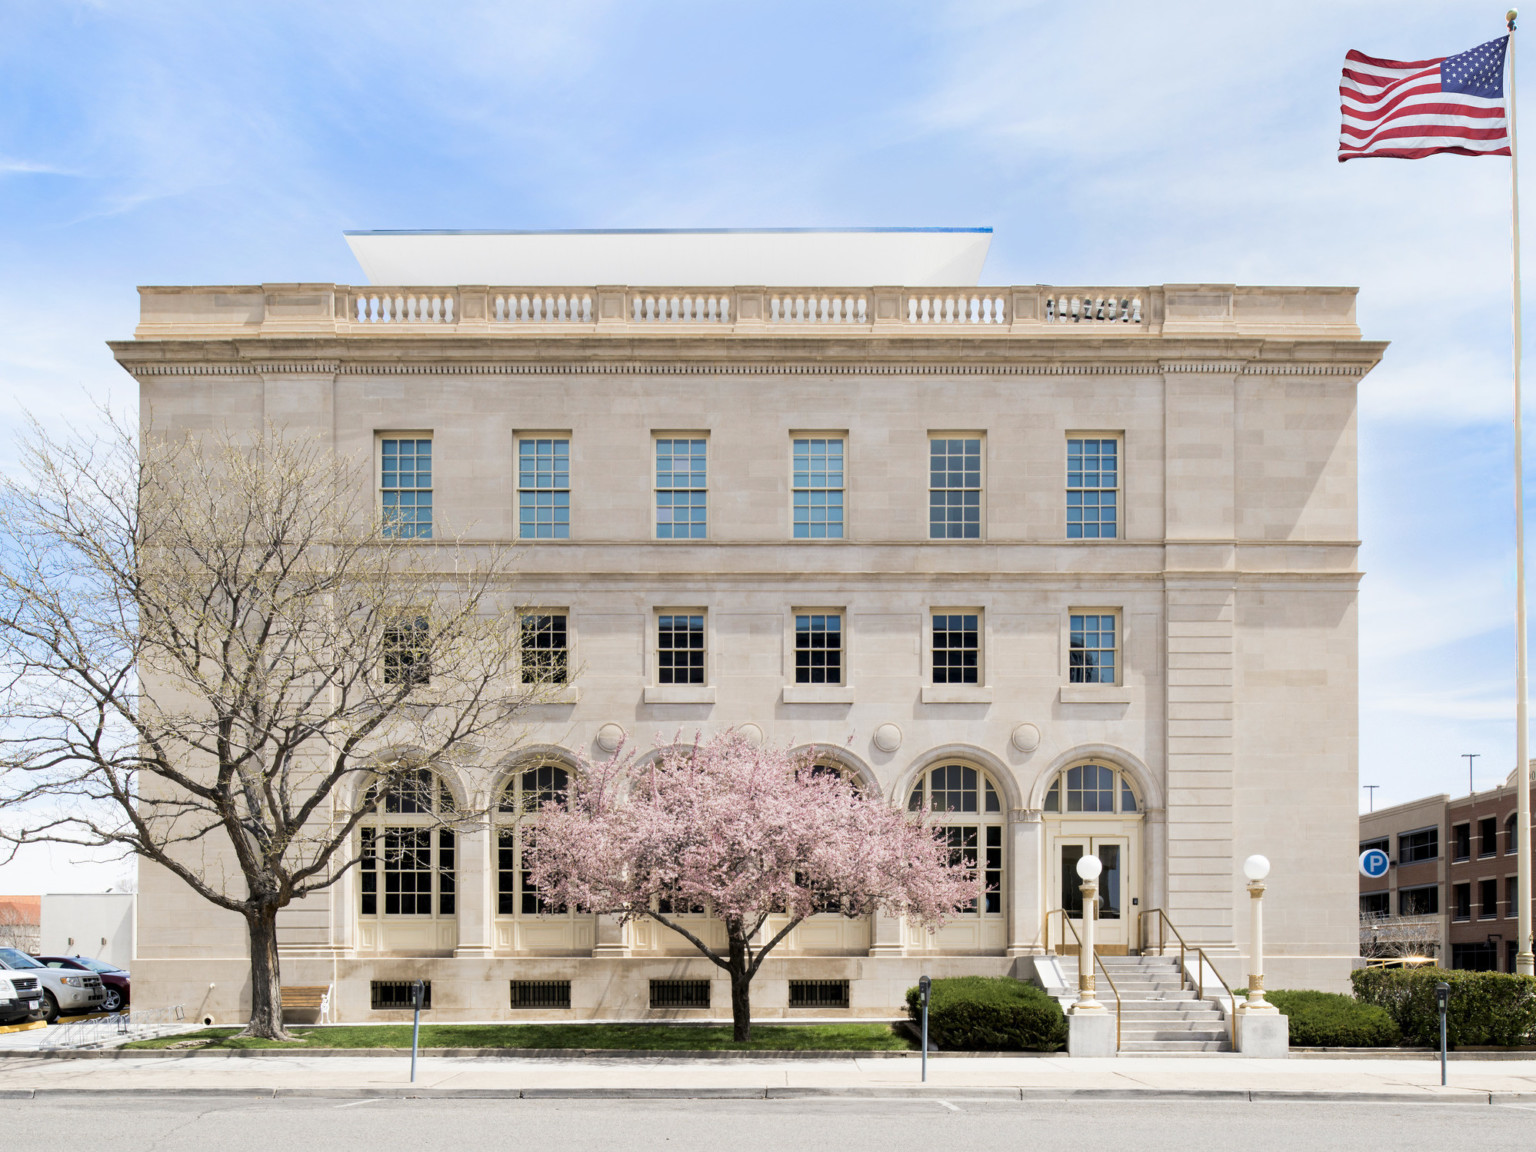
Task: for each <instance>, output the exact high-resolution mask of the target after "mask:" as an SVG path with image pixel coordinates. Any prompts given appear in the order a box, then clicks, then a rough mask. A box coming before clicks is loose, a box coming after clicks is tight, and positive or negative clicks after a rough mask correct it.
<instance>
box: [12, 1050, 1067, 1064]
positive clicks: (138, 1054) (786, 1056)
mask: <svg viewBox="0 0 1536 1152" xmlns="http://www.w3.org/2000/svg"><path fill="white" fill-rule="evenodd" d="M410 1054H411V1050H410V1049H409V1048H214V1049H199V1048H182V1049H170V1048H92V1049H77V1048H46V1049H39V1048H8V1049H0V1059H6V1058H22V1057H25V1058H28V1059H33V1060H38V1059H41V1060H185V1059H188V1058H192V1059H203V1060H218V1059H232V1060H243V1059H246V1058H248V1057H250V1058H258V1059H259V1058H281V1057H289V1058H303V1059H311V1058H315V1057H349V1056H359V1057H365V1058H384V1057H393V1058H396V1059H399V1058H402V1057H407V1056H409V1055H410ZM419 1055H420V1056H421V1058H422V1059H423V1060H425V1059H428V1058H431V1059H446V1060H463V1059H468V1058H480V1059H502V1060H527V1059H535V1060H581V1061H591V1060H723V1061H742V1060H917V1059H919V1058H920V1057H921V1056H922V1053H921V1052H904V1051H900V1050H893V1049H888V1048H876V1049H870V1050H864V1049H859V1048H820V1049H795V1050H789V1049H775V1048H762V1049H746V1050H742V1049H730V1050H721V1049H717V1048H701V1049H693V1048H423V1049H421V1050H420V1053H419ZM1066 1056H1067V1054H1066V1052H1065V1051H1062V1052H931V1051H930V1052H929V1053H928V1058H929V1059H930V1060H935V1059H943V1058H946V1057H947V1058H949V1059H952V1060H953V1059H956V1058H961V1059H966V1060H985V1059H1031V1058H1035V1057H1041V1058H1048V1059H1056V1058H1060V1059H1066Z"/></svg>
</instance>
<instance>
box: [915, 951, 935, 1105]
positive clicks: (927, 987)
mask: <svg viewBox="0 0 1536 1152" xmlns="http://www.w3.org/2000/svg"><path fill="white" fill-rule="evenodd" d="M917 989H918V993H919V994H920V995H921V996H922V998H923V1083H924V1084H926V1083H928V997H929V995H930V994H931V993H932V991H933V981H932V980H930V979H928V977H926V976H919V977H918V978H917Z"/></svg>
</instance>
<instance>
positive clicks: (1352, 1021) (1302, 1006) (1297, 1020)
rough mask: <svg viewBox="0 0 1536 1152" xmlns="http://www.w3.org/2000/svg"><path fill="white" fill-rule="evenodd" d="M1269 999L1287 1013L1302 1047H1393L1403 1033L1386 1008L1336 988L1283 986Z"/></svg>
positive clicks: (1293, 1037) (1294, 1037)
mask: <svg viewBox="0 0 1536 1152" xmlns="http://www.w3.org/2000/svg"><path fill="white" fill-rule="evenodd" d="M1265 999H1266V1000H1268V1001H1269V1002H1270V1003H1271V1004H1273V1005H1274V1006H1275V1007H1276V1008H1278V1009H1280V1011H1281V1012H1283V1013H1284V1014H1285V1016H1286V1017H1287V1019H1288V1023H1289V1025H1290V1037H1291V1043H1292V1044H1294V1045H1297V1046H1299V1047H1302V1048H1392V1047H1395V1046H1396V1045H1398V1044H1400V1043H1402V1039H1403V1033H1402V1030H1401V1029H1400V1028H1398V1026H1397V1022H1396V1021H1394V1020H1393V1019H1392V1017H1391V1015H1390V1014H1389V1013H1388V1012H1387V1011H1386V1009H1384V1008H1378V1007H1376V1006H1375V1005H1374V1004H1362V1003H1360V1001H1358V1000H1356V999H1355V998H1354V997H1352V996H1340V995H1338V994H1337V993H1334V992H1300V991H1297V992H1292V991H1287V990H1285V989H1279V990H1277V991H1274V992H1268V993H1266V994H1265Z"/></svg>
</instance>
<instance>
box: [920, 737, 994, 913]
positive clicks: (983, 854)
mask: <svg viewBox="0 0 1536 1152" xmlns="http://www.w3.org/2000/svg"><path fill="white" fill-rule="evenodd" d="M924 807H927V809H928V810H929V811H930V812H932V813H933V815H934V820H935V822H936V823H937V825H938V827H939V828H940V829H941V830H942V832H943V834H944V839H945V840H946V841H947V842H948V844H949V855H950V861H951V863H954V864H962V865H964V866H965V867H966V868H967V869H968V870H969V871H970V872H971V873H972V875H974V876H975V877H976V887H977V895H976V899H974V900H972V901H971V902H970V903H969V904H967V905H965V906H964V907H962V908H961V909H960V910H961V911H963V912H970V913H973V914H976V915H981V916H1001V915H1002V913H1003V806H1002V803H1001V802H1000V801H999V800H998V793H997V788H996V787H995V786H994V785H993V783H992V781H991V780H989V779H987V775H986V773H985V772H982V771H981V770H980V769H978V768H972V767H971V766H970V765H969V764H940V765H939V766H938V767H936V768H930V769H929V770H928V771H926V772H924V773H923V774H922V776H921V777H920V778H919V779H918V781H917V783H916V784H914V785H913V786H912V793H911V795H910V796H908V797H907V809H908V811H911V812H919V811H921V810H922V809H923V808H924Z"/></svg>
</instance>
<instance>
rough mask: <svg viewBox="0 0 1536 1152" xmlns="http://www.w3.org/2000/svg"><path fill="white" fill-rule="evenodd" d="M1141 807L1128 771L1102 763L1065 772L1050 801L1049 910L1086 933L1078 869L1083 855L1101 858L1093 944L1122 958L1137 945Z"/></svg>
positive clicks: (1047, 821)
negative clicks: (1055, 910) (1083, 926)
mask: <svg viewBox="0 0 1536 1152" xmlns="http://www.w3.org/2000/svg"><path fill="white" fill-rule="evenodd" d="M1141 808H1142V806H1141V801H1140V798H1139V797H1138V796H1137V795H1136V792H1135V789H1134V788H1133V787H1132V785H1131V782H1130V780H1129V779H1128V778H1127V777H1126V776H1125V774H1124V773H1122V772H1120V771H1119V770H1118V769H1115V768H1111V767H1109V766H1107V765H1103V764H1078V765H1074V766H1073V767H1071V768H1068V769H1066V770H1065V771H1063V772H1062V773H1061V775H1060V776H1059V777H1057V779H1056V781H1055V782H1053V783H1052V785H1051V788H1050V791H1049V792H1047V794H1046V798H1045V824H1046V851H1047V854H1048V855H1047V858H1046V859H1047V877H1046V883H1047V885H1048V887H1047V889H1046V904H1047V907H1048V908H1051V909H1057V908H1059V909H1062V910H1063V911H1064V912H1065V913H1066V915H1067V918H1068V919H1070V920H1072V921H1074V927H1076V928H1077V929H1078V931H1079V932H1081V931H1082V927H1081V922H1082V916H1083V897H1082V888H1081V886H1082V881H1081V880H1080V879H1078V875H1077V864H1078V861H1080V860H1081V859H1082V858H1083V857H1084V856H1096V857H1098V860H1099V864H1100V865H1101V870H1100V872H1099V894H1098V922H1099V923H1098V929H1097V932H1096V933H1095V937H1096V946H1097V947H1098V949H1099V950H1100V951H1102V952H1105V953H1107V954H1109V955H1125V954H1126V953H1128V952H1130V951H1131V950H1132V949H1133V948H1135V947H1136V923H1137V920H1138V917H1139V914H1140V911H1141V895H1142V877H1141V860H1142V841H1141V821H1142V810H1141ZM1067 946H1069V947H1070V943H1069V944H1068V945H1067Z"/></svg>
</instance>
